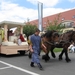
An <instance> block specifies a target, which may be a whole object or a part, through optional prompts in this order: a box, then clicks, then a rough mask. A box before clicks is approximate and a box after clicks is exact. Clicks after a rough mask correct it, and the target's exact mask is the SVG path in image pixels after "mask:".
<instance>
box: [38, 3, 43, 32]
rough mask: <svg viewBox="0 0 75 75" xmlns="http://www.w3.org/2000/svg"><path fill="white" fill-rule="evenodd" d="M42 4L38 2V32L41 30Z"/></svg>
mask: <svg viewBox="0 0 75 75" xmlns="http://www.w3.org/2000/svg"><path fill="white" fill-rule="evenodd" d="M42 18H43V3H41V2H38V28H39V30H40V31H42V30H43V21H42Z"/></svg>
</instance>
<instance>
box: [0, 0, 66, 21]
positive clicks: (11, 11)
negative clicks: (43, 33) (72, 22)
mask: <svg viewBox="0 0 75 75" xmlns="http://www.w3.org/2000/svg"><path fill="white" fill-rule="evenodd" d="M28 1H29V0H28ZM31 1H32V2H34V1H35V0H31ZM39 1H40V0H39ZM41 1H43V2H44V3H45V0H41ZM46 1H48V2H49V3H52V2H50V1H52V0H46ZM54 1H58V0H54ZM47 5H48V4H47ZM65 10H66V9H61V8H50V7H47V8H44V9H43V17H45V16H49V15H53V14H56V13H59V12H62V11H65ZM27 19H29V20H30V21H31V20H35V19H38V11H37V9H29V8H26V7H23V6H19V5H18V4H15V3H12V2H9V1H7V0H6V1H5V0H2V1H1V0H0V21H4V20H6V21H15V22H25V21H27Z"/></svg>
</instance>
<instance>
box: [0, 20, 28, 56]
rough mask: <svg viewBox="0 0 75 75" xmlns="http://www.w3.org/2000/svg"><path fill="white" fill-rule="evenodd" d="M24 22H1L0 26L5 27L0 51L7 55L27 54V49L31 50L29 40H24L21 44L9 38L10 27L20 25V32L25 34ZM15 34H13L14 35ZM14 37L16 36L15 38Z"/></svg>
mask: <svg viewBox="0 0 75 75" xmlns="http://www.w3.org/2000/svg"><path fill="white" fill-rule="evenodd" d="M24 25H25V24H24V23H19V22H11V21H3V22H0V26H1V27H2V28H3V29H4V41H3V42H2V44H1V45H0V53H1V54H5V55H11V54H18V53H20V54H25V51H28V50H29V46H28V43H27V42H23V43H22V44H21V45H18V44H15V43H13V41H10V40H9V38H8V37H9V36H8V29H11V28H14V27H18V26H20V34H23V26H24ZM12 36H13V35H12ZM13 39H14V38H13Z"/></svg>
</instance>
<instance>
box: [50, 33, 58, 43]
mask: <svg viewBox="0 0 75 75" xmlns="http://www.w3.org/2000/svg"><path fill="white" fill-rule="evenodd" d="M51 40H52V41H53V42H59V34H58V32H53V33H52V37H51Z"/></svg>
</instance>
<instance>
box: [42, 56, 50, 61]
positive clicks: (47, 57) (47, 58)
mask: <svg viewBox="0 0 75 75" xmlns="http://www.w3.org/2000/svg"><path fill="white" fill-rule="evenodd" d="M42 59H43V60H45V62H47V61H49V60H50V57H49V56H46V55H43V56H42Z"/></svg>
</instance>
